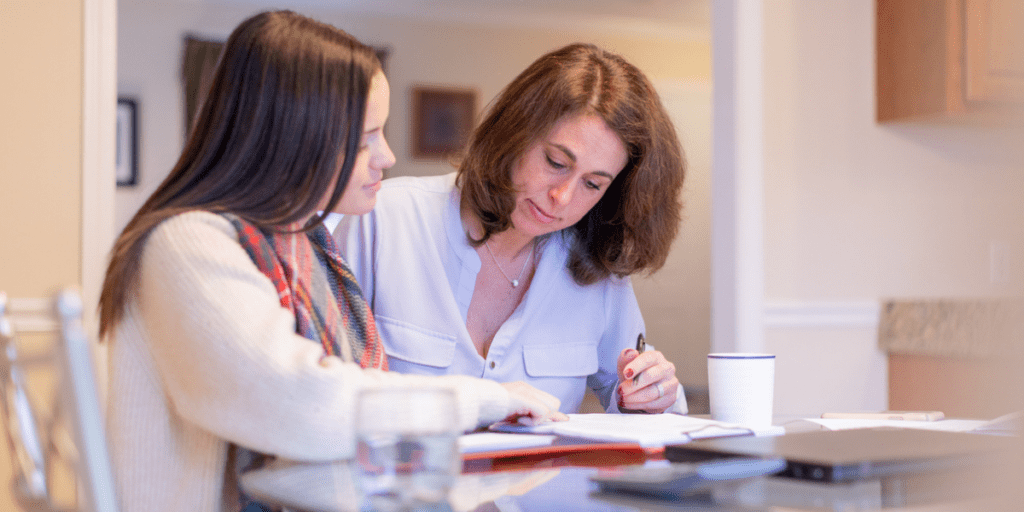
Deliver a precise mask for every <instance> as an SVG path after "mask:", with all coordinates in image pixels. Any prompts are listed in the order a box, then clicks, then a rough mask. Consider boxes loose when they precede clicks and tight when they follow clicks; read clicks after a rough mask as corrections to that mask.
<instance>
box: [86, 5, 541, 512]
mask: <svg viewBox="0 0 1024 512" xmlns="http://www.w3.org/2000/svg"><path fill="white" fill-rule="evenodd" d="M389 95H390V92H389V90H388V84H387V80H386V79H385V78H384V75H383V74H382V73H381V71H380V64H379V62H378V61H377V59H376V57H375V55H374V52H373V51H372V49H371V48H369V47H368V46H366V45H363V44H361V43H360V42H359V41H357V40H356V39H354V38H353V37H351V36H350V35H348V34H346V33H345V32H343V31H341V30H339V29H337V28H334V27H332V26H330V25H327V24H324V23H320V22H317V21H315V20H312V19H310V18H307V17H304V16H301V15H298V14H295V13H292V12H288V11H278V12H268V13H262V14H258V15H256V16H253V17H251V18H249V19H247V20H245V21H244V22H242V23H241V24H240V25H239V26H238V27H237V28H236V29H235V30H234V31H233V32H232V34H231V35H230V37H229V38H228V40H227V43H226V46H225V48H224V53H223V56H222V57H221V61H220V63H219V64H218V67H217V70H216V72H215V75H214V78H213V80H212V84H211V88H210V90H209V93H208V94H207V99H206V101H205V103H204V104H203V106H202V108H201V110H200V112H199V114H198V118H197V122H196V124H195V126H194V128H193V130H192V132H191V134H190V136H189V138H188V141H187V143H186V145H185V149H184V151H183V152H182V155H181V158H180V159H179V160H178V162H177V164H176V165H175V166H174V169H173V170H172V171H171V173H170V175H169V176H168V177H167V179H166V180H165V181H164V182H163V183H162V184H161V185H160V186H159V187H158V188H157V190H156V191H155V192H154V193H153V195H152V196H151V197H150V198H149V199H148V200H147V201H146V203H145V204H144V205H143V206H142V207H141V208H140V210H139V211H138V213H137V214H136V215H135V217H134V218H133V219H132V220H131V221H130V222H129V223H128V225H127V227H125V229H124V231H123V233H122V234H121V236H120V238H119V239H118V240H117V243H116V245H115V247H114V250H113V253H112V256H111V261H110V265H109V268H108V271H107V275H106V280H105V282H104V287H103V292H102V296H101V300H100V317H101V326H100V329H101V334H102V335H103V337H104V338H105V339H106V340H107V341H108V342H109V343H110V354H109V369H110V382H109V385H110V387H109V397H108V429H109V433H110V440H111V442H110V444H111V452H112V460H113V464H114V470H115V476H116V481H117V484H118V487H119V491H120V495H121V496H120V498H121V504H122V507H123V508H124V509H125V510H189V511H196V510H239V509H240V508H244V507H246V506H247V505H248V503H249V502H248V500H247V498H246V497H245V496H244V495H242V493H241V492H240V491H239V489H238V486H237V483H236V477H237V474H238V472H239V471H243V470H246V469H251V468H254V467H258V466H259V465H260V464H262V463H263V462H264V461H265V460H266V459H267V458H268V457H273V456H281V457H285V458H289V459H299V460H339V459H348V458H351V457H352V456H353V454H354V451H355V441H354V435H353V424H354V423H353V415H354V410H355V397H356V393H357V392H358V391H359V390H360V389H364V388H366V387H372V386H410V387H424V386H438V387H445V388H451V389H453V390H455V393H456V396H457V400H458V406H459V408H460V415H459V418H460V420H461V422H462V426H463V427H464V428H466V429H471V428H474V427H476V426H477V425H479V424H486V423H490V422H494V421H498V420H502V419H506V418H514V417H519V416H528V417H530V418H531V419H533V420H535V421H542V420H544V419H547V418H549V417H551V416H558V415H559V413H557V412H554V411H553V410H555V409H557V408H558V401H557V400H556V399H554V398H553V397H551V396H550V395H548V394H546V393H543V392H540V391H537V390H536V389H533V388H532V387H530V386H528V385H525V384H523V383H516V384H513V385H506V386H500V385H497V384H495V383H493V382H489V381H485V380H481V379H473V378H465V377H454V378H451V377H444V378H423V377H413V376H408V375H399V374H396V373H392V372H386V371H381V370H386V369H387V361H386V360H385V358H384V353H383V350H382V348H381V345H380V341H379V338H378V335H377V329H376V324H375V322H374V318H373V314H372V312H371V311H370V309H369V307H368V306H367V304H366V301H365V300H364V299H363V297H362V294H361V292H360V289H359V286H358V284H357V283H356V281H355V279H354V278H353V276H352V274H351V272H350V271H349V269H348V267H347V265H346V263H345V261H344V260H343V259H342V258H341V256H340V255H339V253H338V251H337V248H336V247H335V245H334V242H333V239H332V238H331V237H330V235H329V233H328V232H327V230H326V228H325V227H324V226H323V223H322V216H321V214H318V213H317V212H321V211H323V212H338V213H344V214H352V215H358V214H363V213H366V212H368V211H369V210H370V209H372V208H373V206H374V203H375V199H376V193H377V190H378V189H379V187H380V180H381V177H382V172H383V170H384V169H386V168H388V167H390V166H391V165H393V164H394V155H393V154H392V152H391V150H390V148H389V147H388V145H387V142H386V141H385V139H384V134H383V131H382V130H383V126H384V122H385V120H386V119H387V116H388V100H389Z"/></svg>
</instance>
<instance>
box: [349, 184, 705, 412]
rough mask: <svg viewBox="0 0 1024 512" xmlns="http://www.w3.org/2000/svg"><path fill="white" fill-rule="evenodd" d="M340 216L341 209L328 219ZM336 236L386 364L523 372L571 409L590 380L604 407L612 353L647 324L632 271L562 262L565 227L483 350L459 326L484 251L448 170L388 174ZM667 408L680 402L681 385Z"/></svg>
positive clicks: (486, 374)
mask: <svg viewBox="0 0 1024 512" xmlns="http://www.w3.org/2000/svg"><path fill="white" fill-rule="evenodd" d="M334 221H338V220H337V219H332V222H331V223H333V222H334ZM334 236H335V238H336V239H337V240H338V242H339V247H340V249H341V251H342V253H343V254H344V255H345V259H346V261H347V262H348V264H349V265H350V266H351V267H352V271H353V272H354V273H355V275H356V279H357V280H358V281H359V284H360V285H361V286H362V288H363V292H364V294H365V295H366V299H367V301H368V302H369V304H370V307H371V308H372V309H373V312H374V315H375V316H376V320H377V329H378V330H379V332H380V336H381V340H382V341H383V343H384V347H385V351H386V353H387V355H388V365H389V367H390V369H391V370H392V371H397V372H402V373H413V374H421V375H446V374H462V375H471V376H474V377H482V378H487V379H492V380H495V381H498V382H510V381H516V380H522V381H525V382H528V383H529V384H531V385H533V386H534V387H536V388H538V389H541V390H544V391H547V392H548V393H551V394H552V395H554V396H556V397H558V398H559V399H560V400H561V401H562V405H561V410H562V411H563V412H566V413H570V412H576V411H577V410H578V409H579V406H580V403H581V402H582V400H583V396H584V393H585V391H586V388H587V387H589V388H590V389H592V390H594V393H595V394H596V395H597V396H598V397H599V398H600V400H601V403H602V405H603V406H604V407H605V408H606V409H607V410H608V411H609V412H617V410H618V409H617V406H616V403H615V400H613V399H612V397H613V394H614V393H615V389H616V387H617V385H618V376H617V371H616V361H617V358H618V355H619V353H620V352H621V351H622V350H623V349H625V348H627V347H634V346H635V344H636V339H637V335H638V334H640V333H643V332H644V321H643V318H642V316H641V314H640V307H639V305H638V304H637V301H636V296H635V294H634V293H633V287H632V284H631V283H630V281H629V279H628V278H626V279H620V278H616V277H611V278H608V279H605V280H603V281H600V282H598V283H595V284H592V285H589V286H580V285H578V284H576V282H575V281H573V279H572V276H571V275H570V274H569V272H568V270H567V269H566V261H567V257H568V248H567V245H566V243H565V240H563V238H562V235H561V234H557V233H556V234H554V235H553V236H551V237H550V238H549V239H548V240H547V242H546V243H544V244H543V245H542V249H541V252H540V254H539V257H538V261H537V270H536V273H535V274H534V278H533V281H532V283H531V285H530V289H529V290H527V292H526V294H525V296H524V297H523V300H522V302H521V303H520V304H519V307H518V308H516V310H515V311H514V312H513V313H512V316H511V317H509V319H508V320H507V321H506V322H505V323H504V324H503V325H502V326H501V327H500V328H499V329H498V332H497V334H495V336H494V340H493V341H492V342H491V346H490V348H489V350H488V353H487V358H486V359H484V358H483V357H481V356H480V354H479V353H477V350H476V347H474V345H473V341H472V340H471V339H470V337H469V332H468V331H467V330H466V312H467V311H468V310H469V302H470V299H472V297H473V288H474V286H475V283H476V277H477V273H478V272H479V271H480V257H479V255H478V254H477V252H476V250H474V249H473V247H472V246H470V245H469V243H468V241H467V239H466V234H465V232H464V230H463V226H462V221H461V218H460V216H459V191H458V190H457V189H456V188H455V174H454V173H452V174H448V175H445V176H432V177H423V178H412V177H403V178H392V179H388V180H385V181H384V183H383V187H382V188H381V190H380V192H379V193H378V195H377V205H376V207H375V208H374V210H373V211H372V212H370V213H368V214H366V215H362V216H345V217H344V218H342V219H340V221H338V226H337V228H336V229H335V230H334ZM679 396H680V398H679V401H678V402H677V404H676V405H675V406H673V408H672V410H673V411H675V412H680V413H685V412H686V401H685V398H684V397H683V396H682V389H680V390H679Z"/></svg>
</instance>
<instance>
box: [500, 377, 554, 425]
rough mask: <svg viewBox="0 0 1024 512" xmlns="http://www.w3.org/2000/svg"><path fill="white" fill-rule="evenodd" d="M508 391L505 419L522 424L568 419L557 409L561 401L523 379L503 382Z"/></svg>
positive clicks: (502, 384)
mask: <svg viewBox="0 0 1024 512" xmlns="http://www.w3.org/2000/svg"><path fill="white" fill-rule="evenodd" d="M501 386H502V387H503V388H505V390H506V391H508V398H509V412H508V416H506V417H505V420H506V421H518V422H519V423H522V424H524V425H537V424H540V423H544V422H545V421H564V420H567V419H569V417H568V416H566V415H565V414H562V413H561V412H560V411H559V410H558V406H559V405H561V403H562V402H561V401H560V400H559V399H558V398H555V397H554V396H553V395H551V394H550V393H546V392H544V391H541V390H539V389H537V388H535V387H533V386H531V385H529V384H527V383H525V382H523V381H516V382H503V383H501Z"/></svg>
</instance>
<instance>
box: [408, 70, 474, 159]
mask: <svg viewBox="0 0 1024 512" xmlns="http://www.w3.org/2000/svg"><path fill="white" fill-rule="evenodd" d="M476 96H477V93H476V91H475V90H472V89H454V88H443V87H426V86H417V87H413V89H412V156H413V158H419V159H444V158H446V157H448V156H449V155H451V154H452V153H455V152H457V151H459V150H461V149H462V148H463V146H465V144H466V142H467V140H468V139H469V134H470V132H471V131H472V130H473V120H474V118H475V116H476Z"/></svg>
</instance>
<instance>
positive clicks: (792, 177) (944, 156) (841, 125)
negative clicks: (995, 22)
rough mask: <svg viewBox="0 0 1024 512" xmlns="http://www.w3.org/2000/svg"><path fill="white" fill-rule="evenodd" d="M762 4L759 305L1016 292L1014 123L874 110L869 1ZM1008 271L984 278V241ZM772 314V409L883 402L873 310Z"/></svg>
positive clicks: (1023, 289) (1022, 208) (1021, 243)
mask: <svg viewBox="0 0 1024 512" xmlns="http://www.w3.org/2000/svg"><path fill="white" fill-rule="evenodd" d="M770 3H771V8H767V7H766V8H765V9H764V13H765V47H764V55H765V67H764V73H765V90H766V97H765V147H766V149H765V180H764V181H765V294H766V300H767V301H768V302H769V303H775V304H779V303H787V302H796V303H800V304H810V305H824V306H825V307H823V308H820V309H819V311H825V312H828V311H829V308H828V306H829V305H834V304H837V303H838V304H840V306H838V307H836V308H834V310H833V313H839V314H842V313H843V307H842V304H844V303H854V304H862V303H871V302H875V303H876V304H877V301H879V300H882V299H885V298H942V297H948V298H958V297H991V296H1000V295H1010V294H1021V293H1024V266H1022V265H1024V228H1022V226H1024V201H1022V198H1024V168H1022V167H1024V166H1022V165H1021V162H1024V158H1022V156H1024V155H1022V154H1021V148H1022V147H1024V144H1021V141H1024V131H1022V130H1021V129H1019V128H1016V129H1014V128H1007V127H996V126H987V125H984V124H980V123H977V122H975V121H965V122H956V123H918V124H909V123H904V124H887V125H879V124H877V123H876V122H875V121H874V116H875V114H874V109H875V107H874V88H875V83H874V66H875V61H874V2H814V1H808V0H778V1H776V0H772V1H771V2H770ZM993 245H995V246H997V248H998V249H997V250H1002V251H1004V256H1003V258H1004V259H1003V261H1004V263H1005V264H1006V271H1007V275H1006V277H1005V279H1002V280H995V281H993V280H992V279H991V276H990V262H991V251H992V246H993ZM814 316H815V315H813V314H811V315H808V316H807V317H806V318H804V322H803V323H800V322H796V323H794V324H791V325H785V326H775V327H772V326H769V329H768V332H767V336H766V345H767V346H768V348H769V350H772V351H776V352H777V353H779V362H778V364H779V370H780V377H779V379H780V380H779V381H778V387H777V391H778V393H777V395H776V403H777V405H780V406H781V407H782V409H781V410H780V408H779V407H777V408H776V411H777V412H782V413H786V414H817V413H820V412H824V410H826V409H837V408H843V409H873V408H874V409H879V408H884V407H885V406H886V402H885V399H886V396H885V391H886V384H887V383H886V372H885V361H884V356H883V354H881V353H880V352H879V351H878V349H877V347H876V345H877V340H876V338H877V335H876V331H875V330H874V329H873V327H875V326H873V325H871V324H870V322H857V321H854V322H845V323H844V322H841V321H840V322H836V323H835V324H834V325H826V324H828V323H829V322H828V321H818V320H816V319H815V318H814Z"/></svg>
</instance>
